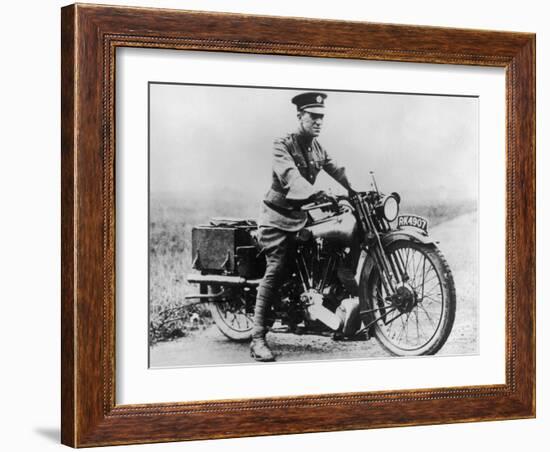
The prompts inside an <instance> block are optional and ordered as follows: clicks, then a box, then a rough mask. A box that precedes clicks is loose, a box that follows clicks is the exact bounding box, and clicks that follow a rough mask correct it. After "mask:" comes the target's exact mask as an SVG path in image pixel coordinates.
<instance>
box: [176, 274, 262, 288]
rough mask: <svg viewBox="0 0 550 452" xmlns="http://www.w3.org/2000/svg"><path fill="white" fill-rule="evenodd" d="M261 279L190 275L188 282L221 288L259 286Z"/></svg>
mask: <svg viewBox="0 0 550 452" xmlns="http://www.w3.org/2000/svg"><path fill="white" fill-rule="evenodd" d="M260 281H261V279H246V278H243V277H242V276H226V275H198V274H197V275H195V274H193V275H189V276H188V277H187V282H189V283H191V284H215V285H220V286H257V285H258V284H260Z"/></svg>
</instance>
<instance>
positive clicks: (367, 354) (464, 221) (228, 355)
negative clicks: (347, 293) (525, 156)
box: [150, 214, 478, 367]
mask: <svg viewBox="0 0 550 452" xmlns="http://www.w3.org/2000/svg"><path fill="white" fill-rule="evenodd" d="M475 218H476V217H475V215H474V214H466V215H462V216H460V217H457V218H455V219H453V220H451V221H448V222H445V223H442V224H440V225H438V226H437V227H434V228H433V229H432V230H431V232H430V234H431V236H432V237H433V238H434V239H435V240H437V241H439V242H440V243H439V247H440V249H441V250H442V252H443V254H444V255H445V257H446V258H447V261H448V262H449V265H450V267H451V270H452V271H453V275H454V279H455V284H456V290H457V311H456V319H455V324H454V327H453V330H452V332H451V335H450V336H449V339H448V341H447V343H446V344H445V346H444V347H443V348H442V349H441V350H440V352H439V354H441V355H462V354H475V353H477V347H478V342H477V336H478V335H477V331H478V303H477V298H478V292H477V279H476V278H477V274H478V271H477V243H476V242H475V237H472V235H471V233H469V231H472V230H475V229H476V228H475V226H473V225H474V222H475ZM268 340H269V343H270V344H271V345H272V346H273V350H274V351H275V353H276V354H277V355H278V361H312V360H321V359H322V360H325V359H358V358H360V359H364V358H379V357H386V356H389V355H388V353H387V352H385V351H384V350H383V349H382V347H380V345H379V344H378V342H377V341H376V339H371V340H369V341H346V342H336V341H333V340H332V338H331V337H330V336H328V335H327V336H323V335H311V334H308V335H296V334H289V333H282V332H274V333H269V335H268ZM250 362H251V358H250V357H249V352H248V343H235V342H232V341H230V340H228V339H226V337H225V336H224V335H223V334H222V333H221V332H219V331H218V329H217V328H216V327H215V326H210V327H208V328H207V329H205V330H202V331H200V332H199V331H197V332H195V333H192V334H190V335H189V336H187V337H184V338H181V339H178V340H174V341H171V342H162V343H159V344H156V345H154V346H153V347H151V349H150V366H151V367H172V366H197V365H212V364H237V363H250Z"/></svg>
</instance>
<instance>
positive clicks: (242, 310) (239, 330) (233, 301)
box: [208, 286, 254, 342]
mask: <svg viewBox="0 0 550 452" xmlns="http://www.w3.org/2000/svg"><path fill="white" fill-rule="evenodd" d="M219 290H220V288H219V287H217V286H209V287H208V292H209V293H216V292H219ZM208 308H209V310H210V314H211V315H212V319H213V320H214V323H215V324H216V326H217V327H218V329H219V330H220V331H221V332H222V333H223V334H224V335H225V336H227V337H228V338H229V339H231V340H232V341H235V342H246V341H249V340H250V339H251V338H252V326H253V324H254V322H253V317H254V314H253V313H250V312H247V305H246V298H245V297H244V295H243V294H242V292H241V291H240V290H234V291H232V292H231V297H230V299H228V300H224V301H216V302H210V303H208Z"/></svg>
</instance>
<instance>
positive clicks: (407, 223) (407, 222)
mask: <svg viewBox="0 0 550 452" xmlns="http://www.w3.org/2000/svg"><path fill="white" fill-rule="evenodd" d="M397 227H398V228H399V229H401V228H404V227H413V228H417V229H420V230H421V231H423V232H424V234H427V233H428V220H426V219H425V218H422V217H419V216H417V215H400V216H398V217H397Z"/></svg>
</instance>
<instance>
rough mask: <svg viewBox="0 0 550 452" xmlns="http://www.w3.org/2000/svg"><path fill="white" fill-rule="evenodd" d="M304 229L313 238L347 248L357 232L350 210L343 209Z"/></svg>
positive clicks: (355, 221) (355, 222)
mask: <svg viewBox="0 0 550 452" xmlns="http://www.w3.org/2000/svg"><path fill="white" fill-rule="evenodd" d="M305 229H306V230H308V231H309V232H310V233H311V234H312V235H313V238H322V239H324V240H327V241H328V242H331V243H337V244H339V245H342V246H349V245H351V244H352V240H353V237H354V235H355V233H356V232H357V220H356V219H355V216H354V215H353V213H352V212H351V211H350V210H348V209H345V210H344V211H343V212H341V213H339V214H337V215H334V216H332V217H328V218H323V219H321V220H319V221H316V222H314V223H312V224H310V225H308V226H306V227H305Z"/></svg>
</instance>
